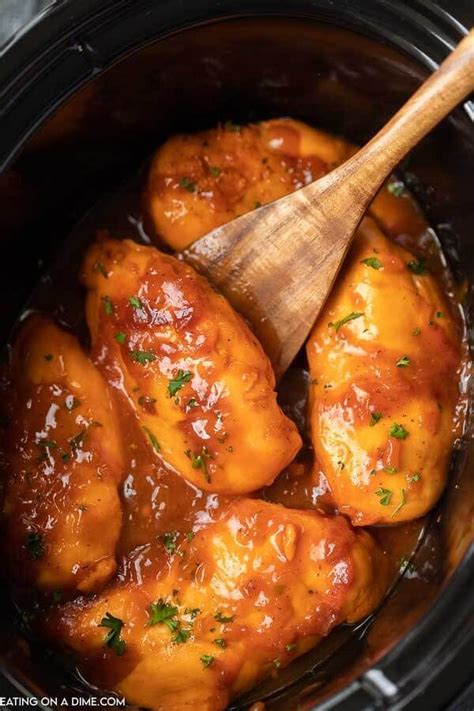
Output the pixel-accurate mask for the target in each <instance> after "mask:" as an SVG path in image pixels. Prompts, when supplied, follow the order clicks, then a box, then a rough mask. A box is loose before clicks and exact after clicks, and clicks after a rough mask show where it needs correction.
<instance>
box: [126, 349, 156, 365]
mask: <svg viewBox="0 0 474 711" xmlns="http://www.w3.org/2000/svg"><path fill="white" fill-rule="evenodd" d="M130 358H131V359H132V360H133V361H135V363H140V365H145V364H146V363H151V362H152V361H154V360H156V355H155V354H154V353H153V352H152V351H130Z"/></svg>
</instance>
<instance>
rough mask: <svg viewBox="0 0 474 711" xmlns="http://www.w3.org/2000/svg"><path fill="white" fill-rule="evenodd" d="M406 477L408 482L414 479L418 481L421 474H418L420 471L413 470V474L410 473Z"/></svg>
mask: <svg viewBox="0 0 474 711" xmlns="http://www.w3.org/2000/svg"><path fill="white" fill-rule="evenodd" d="M407 479H408V481H409V482H410V483H411V482H414V481H420V479H421V474H420V472H414V473H413V474H410V475H409V476H408V477H407Z"/></svg>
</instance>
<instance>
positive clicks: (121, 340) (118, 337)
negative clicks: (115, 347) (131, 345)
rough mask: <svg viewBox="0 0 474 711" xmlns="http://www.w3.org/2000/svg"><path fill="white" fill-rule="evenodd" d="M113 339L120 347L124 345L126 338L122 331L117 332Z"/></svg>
mask: <svg viewBox="0 0 474 711" xmlns="http://www.w3.org/2000/svg"><path fill="white" fill-rule="evenodd" d="M114 338H115V340H116V341H117V343H120V344H121V345H123V344H124V343H125V340H126V338H127V336H126V335H125V333H124V332H123V331H117V333H116V334H115V336H114Z"/></svg>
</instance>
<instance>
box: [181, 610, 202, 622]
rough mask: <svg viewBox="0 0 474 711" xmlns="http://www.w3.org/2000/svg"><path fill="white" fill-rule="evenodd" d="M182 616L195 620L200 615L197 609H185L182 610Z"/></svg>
mask: <svg viewBox="0 0 474 711" xmlns="http://www.w3.org/2000/svg"><path fill="white" fill-rule="evenodd" d="M184 614H185V615H189V616H190V618H191V619H192V620H194V619H196V617H197V616H198V615H200V614H201V610H200V609H199V607H186V608H185V609H184Z"/></svg>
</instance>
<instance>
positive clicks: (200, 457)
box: [185, 447, 211, 482]
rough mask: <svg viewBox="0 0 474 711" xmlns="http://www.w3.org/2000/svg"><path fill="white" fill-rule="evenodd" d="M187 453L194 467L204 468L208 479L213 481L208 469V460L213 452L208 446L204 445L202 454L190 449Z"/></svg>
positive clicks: (205, 476)
mask: <svg viewBox="0 0 474 711" xmlns="http://www.w3.org/2000/svg"><path fill="white" fill-rule="evenodd" d="M185 455H186V456H187V457H188V459H190V460H191V466H192V468H193V469H202V470H203V472H204V478H205V480H206V481H208V482H209V481H211V477H210V475H209V472H208V471H207V460H208V459H210V458H211V454H210V452H209V451H208V449H207V447H203V448H202V450H201V454H194V453H193V452H191V450H190V449H187V450H186V451H185Z"/></svg>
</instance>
